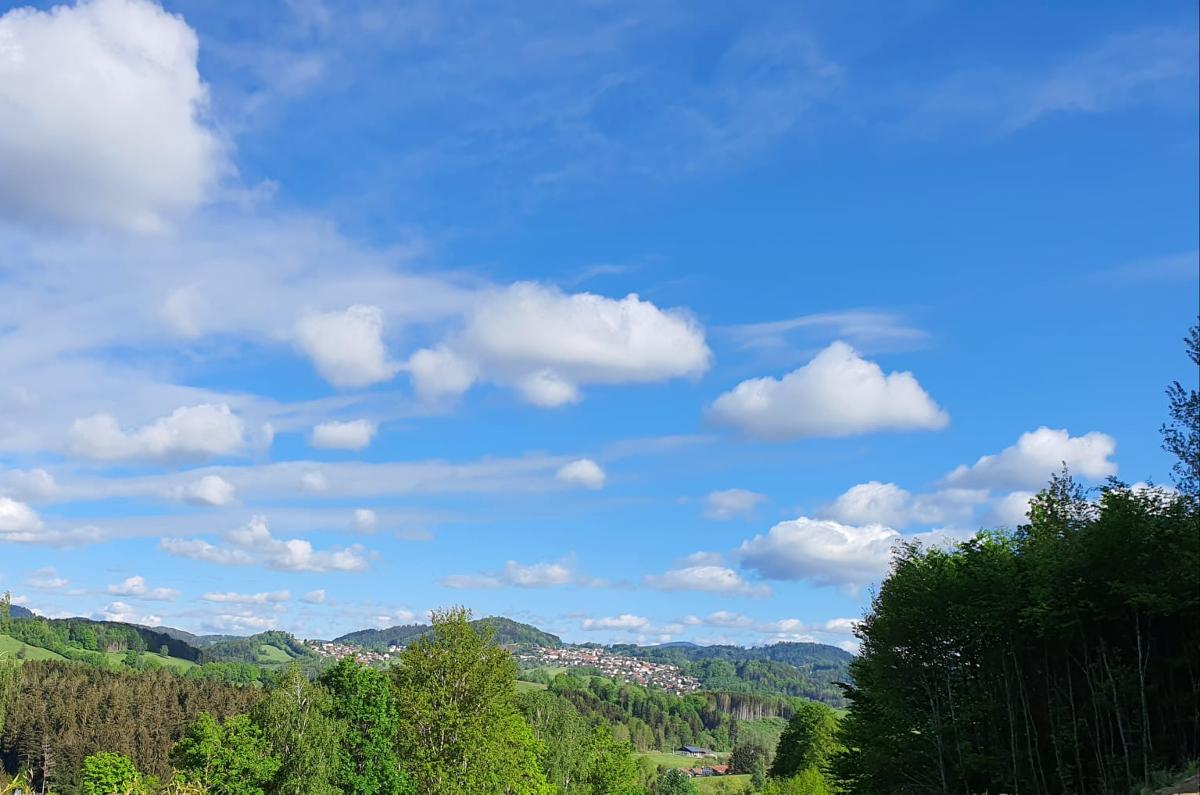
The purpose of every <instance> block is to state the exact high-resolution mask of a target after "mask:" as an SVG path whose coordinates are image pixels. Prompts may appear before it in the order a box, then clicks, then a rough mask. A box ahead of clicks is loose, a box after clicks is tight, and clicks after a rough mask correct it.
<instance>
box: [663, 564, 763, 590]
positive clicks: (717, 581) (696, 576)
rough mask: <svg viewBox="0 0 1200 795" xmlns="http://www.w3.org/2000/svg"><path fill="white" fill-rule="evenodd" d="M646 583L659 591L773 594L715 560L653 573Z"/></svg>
mask: <svg viewBox="0 0 1200 795" xmlns="http://www.w3.org/2000/svg"><path fill="white" fill-rule="evenodd" d="M645 582H646V585H648V586H649V587H651V588H654V589H656V590H659V591H704V592H707V593H719V594H727V595H729V596H760V597H761V596H770V595H771V589H770V588H768V587H767V586H765V585H754V584H751V583H748V582H746V581H745V580H744V579H743V578H742V576H741V575H740V574H738V573H737V572H736V571H734V570H733V569H730V568H728V567H726V566H718V565H713V564H707V565H698V566H684V567H682V568H678V569H671V570H669V571H667V572H665V573H664V574H651V575H648V576H647V577H646V578H645Z"/></svg>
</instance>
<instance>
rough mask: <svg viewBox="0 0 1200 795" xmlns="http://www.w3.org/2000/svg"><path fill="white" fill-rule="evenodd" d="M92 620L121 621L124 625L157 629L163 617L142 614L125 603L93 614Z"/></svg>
mask: <svg viewBox="0 0 1200 795" xmlns="http://www.w3.org/2000/svg"><path fill="white" fill-rule="evenodd" d="M92 618H94V619H95V620H97V621H120V622H121V623H124V624H142V625H144V626H147V627H157V626H158V625H159V624H161V623H162V616H156V615H149V614H143V613H140V612H138V610H137V608H135V607H133V606H131V605H128V604H126V603H125V602H113V603H111V604H109V605H108V606H107V607H105V608H104V609H102V610H98V611H96V612H95V613H92Z"/></svg>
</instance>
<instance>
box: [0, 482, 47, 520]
mask: <svg viewBox="0 0 1200 795" xmlns="http://www.w3.org/2000/svg"><path fill="white" fill-rule="evenodd" d="M7 479H8V482H9V483H10V484H11V485H12V493H14V494H15V495H16V496H17V497H20V498H24V499H33V500H38V499H46V498H48V497H53V496H54V495H55V494H57V493H58V483H57V482H56V481H55V480H54V476H53V475H51V474H50V473H49V472H47V471H46V470H44V469H30V470H28V471H23V470H19V469H14V470H11V471H10V472H9V473H8V478H7ZM0 499H2V498H0ZM2 514H3V509H0V515H2ZM2 527H3V520H0V528H2Z"/></svg>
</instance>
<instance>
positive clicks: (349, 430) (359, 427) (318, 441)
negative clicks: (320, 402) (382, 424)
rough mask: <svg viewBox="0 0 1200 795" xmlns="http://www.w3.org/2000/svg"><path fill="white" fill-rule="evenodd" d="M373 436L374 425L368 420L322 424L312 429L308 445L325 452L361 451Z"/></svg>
mask: <svg viewBox="0 0 1200 795" xmlns="http://www.w3.org/2000/svg"><path fill="white" fill-rule="evenodd" d="M374 436H375V423H373V422H371V421H370V420H350V421H349V422H323V423H321V424H320V425H318V426H316V427H315V428H313V431H312V437H311V438H310V439H309V444H311V445H312V446H313V447H319V448H322V449H325V450H362V449H364V448H365V447H367V446H368V445H370V444H371V439H372V437H374Z"/></svg>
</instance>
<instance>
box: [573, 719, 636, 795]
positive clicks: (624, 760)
mask: <svg viewBox="0 0 1200 795" xmlns="http://www.w3.org/2000/svg"><path fill="white" fill-rule="evenodd" d="M591 746H592V747H591V754H590V756H591V759H590V760H589V763H588V773H587V781H588V783H589V784H591V786H592V792H594V793H604V795H641V793H642V792H644V791H645V790H644V789H643V788H642V776H641V771H640V769H639V768H638V762H637V757H636V756H634V753H633V746H632V745H630V744H629V743H628V742H618V741H617V740H616V739H615V738H614V737H613V736H612V732H611V731H609V729H608V727H607V726H597V727H596V729H595V730H594V731H593V733H592V743H591Z"/></svg>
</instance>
